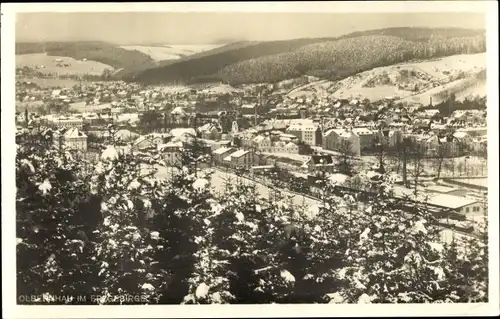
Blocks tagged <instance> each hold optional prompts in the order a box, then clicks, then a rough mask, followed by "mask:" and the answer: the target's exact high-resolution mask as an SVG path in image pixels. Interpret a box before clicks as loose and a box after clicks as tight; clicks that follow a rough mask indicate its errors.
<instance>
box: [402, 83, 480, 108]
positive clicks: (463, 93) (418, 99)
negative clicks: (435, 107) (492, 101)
mask: <svg viewBox="0 0 500 319" xmlns="http://www.w3.org/2000/svg"><path fill="white" fill-rule="evenodd" d="M468 82H470V79H469V78H465V79H461V80H456V81H453V82H450V83H446V84H444V85H441V86H438V87H435V88H432V89H430V90H428V91H426V92H423V93H421V94H417V95H410V96H407V97H405V98H403V99H402V100H403V101H407V102H415V103H422V104H426V103H429V101H430V98H431V97H432V102H433V103H435V104H438V103H441V102H443V100H444V98H443V96H442V94H440V93H442V92H445V91H447V92H451V93H455V95H456V96H458V97H459V98H460V99H464V98H465V97H467V96H470V95H480V96H481V95H486V85H485V83H484V82H483V81H481V82H477V83H476V84H474V85H472V86H468V87H466V88H465V89H462V87H463V85H466V84H467V83H468ZM467 85H468V84H467Z"/></svg>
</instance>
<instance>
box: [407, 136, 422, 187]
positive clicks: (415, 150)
mask: <svg viewBox="0 0 500 319" xmlns="http://www.w3.org/2000/svg"><path fill="white" fill-rule="evenodd" d="M425 153H426V147H425V146H424V145H422V144H419V143H412V144H411V147H410V151H409V157H410V165H411V170H410V175H411V177H412V179H413V194H414V195H415V196H417V194H418V181H419V179H420V177H422V175H423V174H424V173H425V169H424V159H425Z"/></svg>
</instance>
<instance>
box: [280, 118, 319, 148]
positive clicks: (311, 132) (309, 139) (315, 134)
mask: <svg viewBox="0 0 500 319" xmlns="http://www.w3.org/2000/svg"><path fill="white" fill-rule="evenodd" d="M286 132H287V133H288V134H292V135H295V136H297V138H298V139H299V141H301V142H304V143H305V144H308V145H311V146H316V145H321V129H320V127H319V125H318V124H317V123H314V122H312V121H308V120H304V121H294V122H291V123H290V126H289V127H288V128H287V129H286Z"/></svg>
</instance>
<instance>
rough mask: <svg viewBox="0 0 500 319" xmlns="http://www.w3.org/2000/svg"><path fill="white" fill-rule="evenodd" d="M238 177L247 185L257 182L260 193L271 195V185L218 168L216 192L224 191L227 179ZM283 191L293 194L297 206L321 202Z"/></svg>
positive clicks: (232, 180)
mask: <svg viewBox="0 0 500 319" xmlns="http://www.w3.org/2000/svg"><path fill="white" fill-rule="evenodd" d="M237 179H240V180H241V182H242V183H244V184H245V185H252V184H256V185H257V192H258V193H259V195H261V196H264V197H268V196H270V193H271V190H270V189H269V187H267V186H265V185H262V184H261V183H256V182H254V181H252V180H250V179H247V178H242V177H238V176H236V175H235V174H232V173H226V172H223V171H220V170H216V171H215V173H214V174H213V175H212V187H214V190H215V191H216V192H223V191H224V188H225V185H226V181H229V182H234V181H236V180H237ZM282 192H283V194H284V195H292V196H293V199H292V200H293V203H294V204H295V205H297V206H303V205H305V206H313V205H317V204H318V203H319V201H318V200H314V199H311V198H309V197H306V196H300V195H294V194H291V193H289V192H285V191H283V190H282Z"/></svg>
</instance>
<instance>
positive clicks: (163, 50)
mask: <svg viewBox="0 0 500 319" xmlns="http://www.w3.org/2000/svg"><path fill="white" fill-rule="evenodd" d="M219 46H220V45H212V44H194V45H182V44H179V45H164V46H144V45H127V46H122V47H121V48H123V49H125V50H136V51H139V52H142V53H144V54H147V55H149V56H150V57H151V58H152V59H153V60H155V61H162V60H178V59H181V58H182V57H185V56H189V55H193V54H196V53H200V52H204V51H208V50H212V49H215V48H217V47H219Z"/></svg>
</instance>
